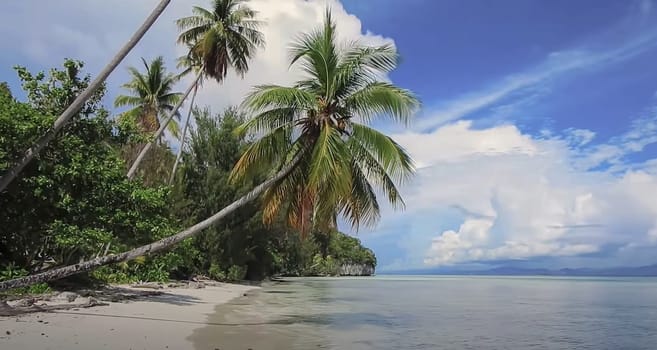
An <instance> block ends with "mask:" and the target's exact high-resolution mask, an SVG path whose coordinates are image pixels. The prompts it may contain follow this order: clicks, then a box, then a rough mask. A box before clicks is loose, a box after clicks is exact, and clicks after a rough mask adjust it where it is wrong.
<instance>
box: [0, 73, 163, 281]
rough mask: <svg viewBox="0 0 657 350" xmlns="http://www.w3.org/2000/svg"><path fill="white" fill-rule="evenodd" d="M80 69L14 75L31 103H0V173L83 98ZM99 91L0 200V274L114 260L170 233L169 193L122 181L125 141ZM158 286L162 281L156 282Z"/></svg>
mask: <svg viewBox="0 0 657 350" xmlns="http://www.w3.org/2000/svg"><path fill="white" fill-rule="evenodd" d="M81 68H82V63H80V62H77V61H71V60H67V61H66V62H65V64H64V70H57V69H53V70H51V71H50V73H49V74H48V75H46V74H45V73H38V74H35V75H33V74H31V73H29V72H28V71H27V70H26V69H25V68H22V67H19V68H17V71H18V74H19V77H20V78H21V80H22V81H23V88H24V89H25V91H26V93H27V96H28V101H27V102H21V101H17V100H15V99H13V98H12V97H10V96H8V95H7V94H6V93H5V94H0V172H2V171H4V170H6V169H8V168H9V167H10V166H11V165H12V164H14V162H15V161H16V160H17V159H18V158H19V157H20V155H21V154H22V152H23V151H24V150H25V149H27V148H28V147H29V146H30V145H31V143H32V142H33V140H35V139H36V137H38V136H39V135H41V134H43V132H44V131H45V130H47V128H48V127H49V126H50V125H51V123H52V122H53V120H54V118H53V116H52V115H57V114H59V113H61V112H62V111H63V109H64V108H66V106H67V104H68V103H69V102H70V101H71V100H72V98H74V97H75V96H76V95H77V94H78V93H79V92H80V91H82V90H83V89H84V88H86V86H87V84H88V82H89V81H90V78H89V76H86V77H85V78H79V74H80V69H81ZM102 94H103V90H100V91H99V92H98V93H97V94H96V95H95V96H94V97H93V98H92V99H91V100H90V101H89V102H87V103H86V104H85V106H84V108H82V110H81V111H80V113H79V114H78V115H76V116H74V117H73V119H72V121H71V122H70V123H69V124H67V125H66V126H65V127H64V128H63V130H62V131H61V132H60V133H59V134H58V135H57V137H56V138H55V139H54V140H53V141H51V142H50V143H49V145H48V146H47V147H46V148H45V149H44V150H43V151H42V152H41V153H40V155H39V156H38V157H37V158H36V159H34V160H33V161H32V162H31V163H30V164H29V165H28V166H27V167H26V168H25V170H24V171H23V173H22V174H21V177H20V178H19V179H17V180H16V181H14V182H13V183H12V184H11V185H10V186H9V187H8V188H7V190H6V191H5V192H4V193H2V194H0V267H2V266H11V264H14V265H16V266H20V267H21V268H23V269H25V270H26V271H28V272H33V271H36V270H40V269H43V268H47V267H51V266H57V265H64V264H70V263H75V262H78V261H79V260H81V259H88V258H92V257H95V256H98V255H101V254H105V253H115V252H119V251H123V250H124V249H126V248H129V247H134V246H135V245H138V244H145V243H148V242H151V241H153V240H155V239H157V238H161V237H164V236H166V235H170V234H171V233H173V232H174V231H175V230H174V227H173V225H172V221H171V220H170V219H169V217H168V213H167V209H168V206H169V203H168V198H169V197H168V196H169V190H168V189H167V188H148V187H145V186H144V185H142V184H140V183H138V182H130V181H128V180H127V179H126V177H125V164H124V163H123V161H122V159H121V157H120V153H119V150H120V148H121V147H123V146H124V145H125V142H126V141H127V139H128V138H129V135H126V131H123V130H121V129H120V128H119V127H118V126H117V125H116V124H115V123H114V122H113V120H111V119H110V118H109V117H108V113H107V112H106V111H105V110H104V109H103V108H102V106H101V104H100V101H101V99H102ZM157 277H158V278H159V277H161V276H157Z"/></svg>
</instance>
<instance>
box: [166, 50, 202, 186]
mask: <svg viewBox="0 0 657 350" xmlns="http://www.w3.org/2000/svg"><path fill="white" fill-rule="evenodd" d="M202 67H203V65H202V64H201V60H200V59H199V58H198V57H194V53H193V51H192V50H191V47H190V51H189V53H188V54H187V55H185V56H182V57H180V58H178V68H183V71H182V72H181V73H180V76H181V77H183V76H185V75H188V74H190V73H192V72H193V71H196V72H198V71H201V70H202ZM202 82H203V79H202V78H201V79H199V81H198V82H197V84H195V85H194V93H192V100H191V102H190V103H189V110H188V111H187V118H186V119H185V126H184V127H183V132H182V137H181V138H180V148H178V153H177V154H176V160H175V161H174V162H173V168H172V169H171V175H170V176H169V185H171V184H172V183H173V179H174V178H175V177H176V170H177V169H178V164H179V163H180V159H181V157H182V153H183V148H184V147H185V141H186V136H187V128H188V127H189V119H190V118H191V117H192V111H193V110H194V100H195V99H196V93H197V92H198V87H199V85H201V83H202Z"/></svg>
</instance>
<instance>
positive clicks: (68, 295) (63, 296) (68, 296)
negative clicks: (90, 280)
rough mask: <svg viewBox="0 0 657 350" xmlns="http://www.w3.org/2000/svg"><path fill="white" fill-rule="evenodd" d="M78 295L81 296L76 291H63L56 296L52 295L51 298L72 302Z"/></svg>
mask: <svg viewBox="0 0 657 350" xmlns="http://www.w3.org/2000/svg"><path fill="white" fill-rule="evenodd" d="M78 297H79V295H77V294H76V293H73V292H61V293H59V294H57V295H55V296H54V297H52V298H51V300H53V301H66V302H69V303H72V302H74V301H75V299H77V298H78Z"/></svg>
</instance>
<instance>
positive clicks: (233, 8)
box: [128, 0, 264, 178]
mask: <svg viewBox="0 0 657 350" xmlns="http://www.w3.org/2000/svg"><path fill="white" fill-rule="evenodd" d="M246 2H247V1H246V0H213V1H212V8H211V9H210V10H207V9H204V8H202V7H199V6H194V7H193V8H192V13H193V15H192V16H189V17H183V18H180V19H179V20H177V21H176V23H177V24H178V28H179V29H180V30H181V31H182V33H181V34H180V36H179V37H178V43H180V44H185V45H188V46H189V47H190V54H189V56H190V57H198V58H199V59H200V62H201V65H202V69H199V70H198V72H197V75H196V79H195V80H194V81H193V82H192V85H190V87H189V88H188V89H187V91H186V93H185V95H184V97H183V99H186V98H187V96H188V95H189V93H190V92H191V91H192V89H193V88H194V86H196V84H198V82H199V81H200V79H201V76H202V75H206V76H208V77H211V78H214V79H215V80H216V81H217V82H222V81H223V80H224V78H225V77H226V75H227V74H228V69H229V68H231V67H232V68H233V69H234V70H235V72H237V74H238V75H240V76H244V74H246V72H247V71H248V70H249V60H250V59H251V58H252V57H253V56H254V55H255V52H256V50H257V49H258V47H261V46H263V45H264V36H263V34H262V33H261V32H260V31H258V28H259V26H260V24H261V23H260V22H259V21H257V20H256V19H255V17H256V12H255V11H253V10H252V9H250V8H249V7H248V6H247V5H246ZM177 107H178V108H179V107H180V106H177ZM178 108H175V111H177V110H178ZM171 118H172V117H169V118H168V119H167V120H166V121H165V122H164V124H165V125H166V124H168V121H169V120H171ZM163 131H164V127H162V128H160V130H158V131H157V132H156V134H155V138H158V137H159V136H160V135H161V134H162V132H163ZM151 147H152V142H150V143H148V144H147V145H146V146H145V147H144V148H143V149H142V150H141V152H140V154H139V155H138V156H137V159H136V160H135V162H134V163H133V164H132V167H131V168H130V170H129V171H128V177H129V178H132V177H133V176H134V174H135V172H136V171H137V168H138V167H139V164H140V163H141V161H142V159H143V158H144V156H145V155H146V153H148V151H149V150H150V148H151Z"/></svg>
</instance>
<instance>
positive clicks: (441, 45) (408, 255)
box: [0, 0, 657, 270]
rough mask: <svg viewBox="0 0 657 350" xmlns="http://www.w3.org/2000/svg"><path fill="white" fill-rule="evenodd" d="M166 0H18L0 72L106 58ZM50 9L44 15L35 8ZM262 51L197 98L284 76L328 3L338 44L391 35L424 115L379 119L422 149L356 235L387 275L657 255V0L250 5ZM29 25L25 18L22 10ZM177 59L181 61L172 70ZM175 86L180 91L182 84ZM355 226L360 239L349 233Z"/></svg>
mask: <svg viewBox="0 0 657 350" xmlns="http://www.w3.org/2000/svg"><path fill="white" fill-rule="evenodd" d="M155 3H156V1H155V0H144V1H140V2H133V1H129V0H117V1H115V2H112V3H111V4H108V3H104V2H94V1H91V2H83V3H81V2H79V1H77V0H61V1H60V2H58V3H57V4H44V3H43V2H40V1H39V0H24V1H21V2H12V3H9V4H6V5H3V6H6V11H3V12H2V13H0V31H2V32H3V33H6V35H4V36H3V37H2V38H0V50H2V52H3V55H1V56H0V81H9V82H10V84H11V85H12V89H13V90H14V91H18V90H19V88H18V86H17V81H16V79H15V74H14V72H13V71H12V70H11V66H13V65H14V64H17V63H21V64H23V65H26V66H28V67H29V68H31V69H33V70H37V69H44V68H47V67H51V66H54V65H58V64H60V63H61V61H62V59H63V58H64V57H74V58H80V59H83V60H84V61H85V62H87V67H88V70H89V71H90V72H97V71H98V70H99V69H100V67H102V64H103V63H104V62H106V60H107V57H109V56H110V55H111V54H112V53H113V52H115V51H116V49H117V48H118V47H119V45H120V44H121V42H122V40H125V38H126V37H127V36H128V35H129V34H130V33H131V31H132V30H134V28H136V27H137V25H138V24H139V23H140V21H141V20H142V19H143V18H144V17H145V16H146V14H147V13H148V12H149V11H150V9H151V8H152V7H153V6H154V4H155ZM37 4H38V7H39V8H40V10H41V11H37V12H34V11H33V10H32V9H33V8H34V7H35V6H37ZM192 4H201V5H203V4H205V1H204V0H198V1H178V2H173V4H172V5H171V6H170V8H169V9H167V12H166V13H165V14H164V16H163V17H162V18H161V19H160V20H159V21H158V23H157V24H156V25H155V27H154V28H153V30H152V31H151V32H149V33H148V35H147V36H146V37H145V38H144V40H143V41H142V42H141V43H140V44H139V46H138V47H137V48H136V49H135V51H134V52H133V53H131V55H130V56H129V57H128V58H127V59H126V61H125V62H124V64H122V65H121V66H120V67H119V68H118V69H117V71H116V72H115V73H114V74H113V75H112V76H111V78H110V80H109V81H108V88H109V91H108V98H107V104H108V105H111V101H112V99H113V98H114V96H116V94H117V93H118V92H119V91H120V90H119V88H118V86H119V85H120V83H122V82H123V81H125V79H126V73H125V70H126V67H127V66H128V65H137V64H139V58H140V57H141V56H143V57H146V58H153V57H155V56H157V55H163V56H164V57H165V58H166V59H167V61H168V62H169V63H170V64H171V62H172V61H173V58H174V57H176V56H178V55H180V54H181V53H182V52H183V51H182V50H183V49H182V48H178V47H176V46H175V43H174V39H173V38H175V35H176V28H175V26H174V25H173V20H174V19H175V18H178V17H181V16H183V15H186V14H188V13H189V7H190V5H192ZM252 4H253V6H254V7H255V8H256V9H257V10H258V11H260V15H261V16H262V18H263V19H264V20H266V21H267V22H268V25H267V27H266V28H265V29H264V32H265V35H266V39H267V42H268V46H267V48H266V49H265V50H263V52H261V53H260V54H259V55H258V56H257V57H256V59H255V60H254V62H253V64H252V69H251V71H250V73H249V74H248V75H247V76H246V77H245V79H238V78H237V77H234V76H231V77H229V79H227V81H226V84H225V85H224V86H217V85H216V84H207V85H206V86H204V88H203V90H202V91H201V92H200V93H199V100H200V101H201V103H202V104H208V105H211V106H212V107H213V108H215V109H216V110H218V109H220V108H224V107H226V106H228V105H232V104H237V103H239V101H240V100H241V98H242V96H243V95H244V93H246V92H247V91H248V90H249V89H250V87H251V86H253V85H255V84H262V83H277V84H283V85H285V84H290V83H292V82H293V81H294V80H295V79H297V78H298V77H299V76H300V73H299V72H298V71H295V70H294V69H292V70H289V69H288V66H287V57H286V51H285V48H286V45H287V44H288V43H289V42H290V40H292V39H293V37H294V35H296V33H298V32H300V31H306V30H309V29H310V28H313V27H314V26H316V25H317V24H318V23H319V21H320V20H321V18H322V12H323V9H324V7H325V6H326V5H327V4H328V5H329V6H331V7H332V8H333V11H334V16H335V18H336V20H337V21H338V30H339V32H340V37H341V38H342V39H350V40H351V39H358V40H360V41H361V42H363V43H364V44H367V45H379V44H382V43H394V45H396V47H397V48H398V49H399V51H400V53H401V55H402V58H403V61H402V64H401V65H400V67H399V68H398V69H397V70H396V71H394V72H393V73H392V74H391V75H390V76H389V77H388V78H389V79H391V80H392V81H393V82H394V83H395V84H397V85H400V86H402V87H404V88H408V89H411V90H413V91H414V92H416V93H417V94H418V96H420V97H421V99H422V101H423V108H422V110H421V111H419V113H418V115H417V116H416V120H415V122H414V123H413V124H412V125H411V127H410V128H408V129H404V128H401V127H399V126H395V125H392V124H389V123H386V122H382V121H379V122H376V123H375V126H376V127H377V128H379V129H381V130H383V131H385V132H387V133H389V134H390V135H391V136H392V137H394V138H395V139H396V140H397V141H398V142H400V143H401V144H402V145H403V146H404V147H406V148H407V149H408V150H409V152H410V153H411V155H412V156H413V157H414V159H415V161H416V163H417V166H418V173H417V176H416V177H415V178H414V179H413V180H411V181H409V182H407V183H405V184H403V185H402V194H403V195H404V198H405V199H406V203H407V207H406V210H405V211H403V212H395V211H393V210H391V209H390V208H387V207H384V209H383V218H382V220H381V222H380V224H379V225H378V226H377V227H376V228H372V229H362V230H361V231H360V232H358V236H359V237H360V238H361V239H362V240H363V241H364V242H365V244H366V245H368V246H370V247H372V248H373V249H374V250H375V252H376V253H377V256H378V258H379V269H380V270H405V269H433V268H481V267H488V266H498V265H501V264H503V265H509V264H512V265H518V266H528V267H566V266H568V267H585V266H613V265H641V264H650V263H656V262H657V259H656V258H654V256H655V252H656V249H657V219H656V218H657V201H655V200H654V198H657V160H656V158H657V115H656V112H657V67H656V65H655V64H654V62H657V3H654V2H653V1H650V0H635V1H632V0H628V1H612V0H579V1H567V0H554V1H533V0H506V1H497V2H493V1H487V0H469V1H432V0H407V1H397V0H377V1H366V0H344V1H342V2H339V1H337V0H326V1H325V0H321V1H320V0H311V1H304V0H277V1H276V2H273V1H268V0H253V1H252ZM28 20H29V21H30V23H32V25H31V26H30V27H29V28H25V26H24V25H22V24H24V23H25V22H26V21H28ZM171 67H172V68H173V66H172V65H171ZM184 83H186V82H183V83H181V86H180V89H181V90H182V89H184V88H185V86H184ZM354 234H355V233H354Z"/></svg>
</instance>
